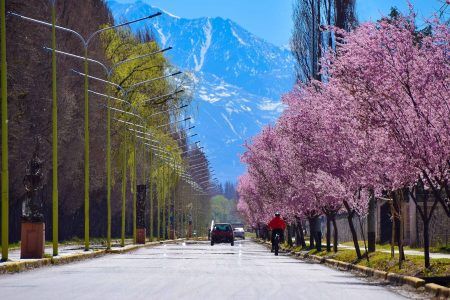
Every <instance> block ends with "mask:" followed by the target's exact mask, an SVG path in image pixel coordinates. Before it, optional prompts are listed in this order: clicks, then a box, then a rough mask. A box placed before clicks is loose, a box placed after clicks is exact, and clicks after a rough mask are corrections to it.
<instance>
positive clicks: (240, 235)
mask: <svg viewBox="0 0 450 300" xmlns="http://www.w3.org/2000/svg"><path fill="white" fill-rule="evenodd" d="M233 231H234V237H235V238H237V237H238V238H241V239H243V240H245V230H244V228H242V227H236V228H234V230H233Z"/></svg>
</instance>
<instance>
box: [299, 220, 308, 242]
mask: <svg viewBox="0 0 450 300" xmlns="http://www.w3.org/2000/svg"><path fill="white" fill-rule="evenodd" d="M297 233H298V234H299V237H300V240H299V244H298V246H302V248H306V243H305V235H304V234H303V225H302V221H301V220H299V219H297Z"/></svg>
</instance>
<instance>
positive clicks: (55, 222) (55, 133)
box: [51, 0, 59, 256]
mask: <svg viewBox="0 0 450 300" xmlns="http://www.w3.org/2000/svg"><path fill="white" fill-rule="evenodd" d="M51 4H52V239H53V243H52V244H53V247H52V248H53V256H57V255H58V241H59V239H58V233H59V230H58V226H59V225H58V224H59V222H58V221H59V220H58V219H59V218H58V216H59V212H58V205H59V196H58V94H57V89H56V52H55V51H56V0H51Z"/></svg>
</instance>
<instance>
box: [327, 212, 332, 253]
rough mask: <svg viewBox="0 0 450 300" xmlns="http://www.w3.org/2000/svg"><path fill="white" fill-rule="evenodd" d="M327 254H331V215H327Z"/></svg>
mask: <svg viewBox="0 0 450 300" xmlns="http://www.w3.org/2000/svg"><path fill="white" fill-rule="evenodd" d="M327 252H331V220H330V214H327Z"/></svg>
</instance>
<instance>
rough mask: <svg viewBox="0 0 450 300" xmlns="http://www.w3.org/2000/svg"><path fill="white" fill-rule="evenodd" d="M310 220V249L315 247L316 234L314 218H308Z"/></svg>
mask: <svg viewBox="0 0 450 300" xmlns="http://www.w3.org/2000/svg"><path fill="white" fill-rule="evenodd" d="M308 222H309V249H314V236H315V231H314V230H315V227H314V218H308Z"/></svg>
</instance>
